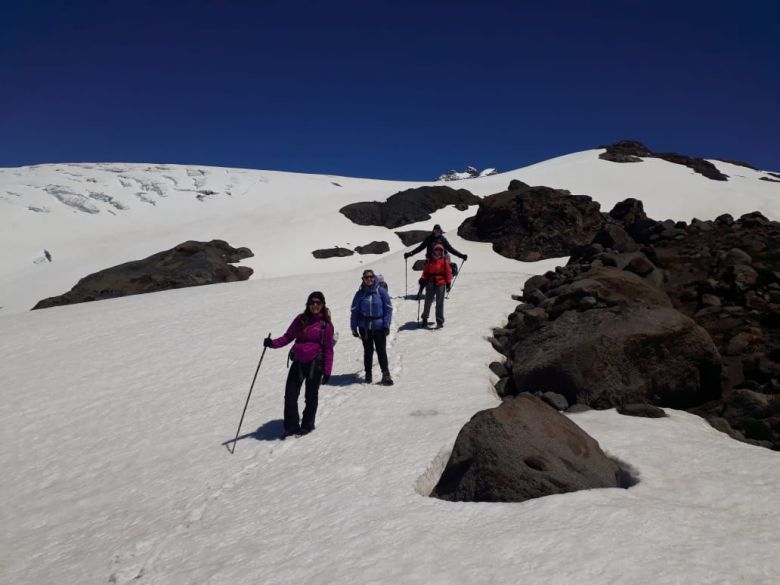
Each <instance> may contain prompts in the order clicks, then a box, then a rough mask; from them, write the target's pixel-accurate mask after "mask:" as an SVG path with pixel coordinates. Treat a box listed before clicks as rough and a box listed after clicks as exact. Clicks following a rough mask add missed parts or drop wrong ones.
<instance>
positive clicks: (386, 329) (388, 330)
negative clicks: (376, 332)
mask: <svg viewBox="0 0 780 585" xmlns="http://www.w3.org/2000/svg"><path fill="white" fill-rule="evenodd" d="M382 331H384V333H385V337H387V336H388V335H390V328H389V327H385V328H384V329H382Z"/></svg>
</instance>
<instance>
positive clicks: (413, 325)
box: [398, 321, 420, 331]
mask: <svg viewBox="0 0 780 585" xmlns="http://www.w3.org/2000/svg"><path fill="white" fill-rule="evenodd" d="M414 329H420V322H419V321H407V322H406V323H404V324H403V325H401V326H400V327H399V328H398V331H413V330H414Z"/></svg>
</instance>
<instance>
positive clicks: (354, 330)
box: [352, 329, 360, 337]
mask: <svg viewBox="0 0 780 585" xmlns="http://www.w3.org/2000/svg"><path fill="white" fill-rule="evenodd" d="M352 337H360V333H358V330H357V329H353V330H352Z"/></svg>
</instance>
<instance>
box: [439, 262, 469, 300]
mask: <svg viewBox="0 0 780 585" xmlns="http://www.w3.org/2000/svg"><path fill="white" fill-rule="evenodd" d="M465 263H466V261H465V260H463V261H462V262H461V263H460V267H459V268H458V273H457V274H456V275H455V278H453V279H452V284H451V285H450V292H448V293H447V296H446V297H444V298H445V299H448V298H450V293H451V292H452V288H453V287H454V286H455V281H456V280H458V277H459V276H460V271H461V270H463V265H464V264H465Z"/></svg>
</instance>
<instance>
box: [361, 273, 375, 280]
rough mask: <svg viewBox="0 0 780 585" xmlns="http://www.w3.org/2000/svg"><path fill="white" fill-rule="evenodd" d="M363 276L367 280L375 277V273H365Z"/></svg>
mask: <svg viewBox="0 0 780 585" xmlns="http://www.w3.org/2000/svg"><path fill="white" fill-rule="evenodd" d="M363 278H364V279H365V280H368V279H369V278H374V275H373V274H364V275H363Z"/></svg>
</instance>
